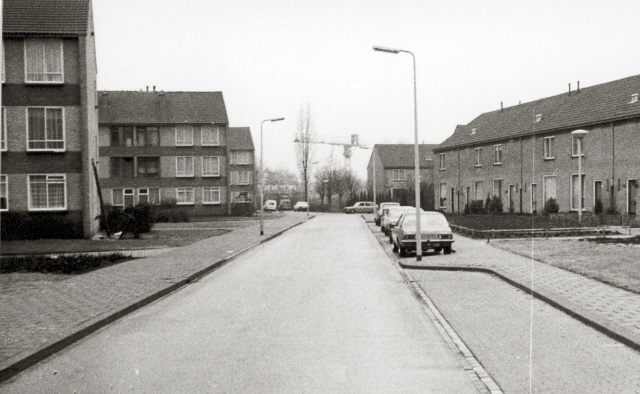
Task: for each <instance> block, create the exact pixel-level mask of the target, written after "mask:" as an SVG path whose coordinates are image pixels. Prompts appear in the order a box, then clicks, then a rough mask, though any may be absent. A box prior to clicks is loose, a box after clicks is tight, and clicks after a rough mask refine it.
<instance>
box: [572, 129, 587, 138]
mask: <svg viewBox="0 0 640 394" xmlns="http://www.w3.org/2000/svg"><path fill="white" fill-rule="evenodd" d="M587 134H589V132H588V131H587V130H575V131H572V132H571V135H572V136H574V137H576V138H578V139H583V138H584V136H585V135H587Z"/></svg>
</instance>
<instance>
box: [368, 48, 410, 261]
mask: <svg viewBox="0 0 640 394" xmlns="http://www.w3.org/2000/svg"><path fill="white" fill-rule="evenodd" d="M373 50H374V51H378V52H386V53H393V54H394V55H397V54H398V53H400V52H404V53H408V54H410V55H411V57H412V58H413V111H414V124H415V144H414V145H415V146H414V156H415V157H414V167H415V175H414V177H415V189H416V261H422V232H421V231H420V230H421V229H420V218H421V215H420V148H419V144H418V93H417V88H416V57H415V55H414V54H413V53H411V52H410V51H405V50H402V49H393V48H385V47H378V46H376V47H373Z"/></svg>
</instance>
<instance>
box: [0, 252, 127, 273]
mask: <svg viewBox="0 0 640 394" xmlns="http://www.w3.org/2000/svg"><path fill="white" fill-rule="evenodd" d="M128 258H129V257H127V256H124V255H123V254H122V253H110V254H108V255H100V256H91V255H87V254H77V255H72V256H59V257H57V258H55V257H48V256H32V257H5V258H3V259H2V260H0V273H11V272H41V273H57V274H73V273H81V272H83V271H88V270H90V269H94V268H99V267H102V266H106V265H111V264H113V263H115V262H117V261H120V260H123V259H128Z"/></svg>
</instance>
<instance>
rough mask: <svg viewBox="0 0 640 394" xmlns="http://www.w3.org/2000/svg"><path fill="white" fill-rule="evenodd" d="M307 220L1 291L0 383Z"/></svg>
mask: <svg viewBox="0 0 640 394" xmlns="http://www.w3.org/2000/svg"><path fill="white" fill-rule="evenodd" d="M312 217H313V216H307V215H301V214H291V215H286V216H284V217H283V218H281V219H279V220H270V221H265V224H264V233H265V235H264V236H262V237H261V236H260V235H259V234H260V231H259V225H252V226H249V227H245V228H240V229H237V230H235V231H233V232H231V233H228V234H223V235H220V236H217V237H212V238H208V239H204V240H202V241H199V242H196V243H193V244H191V245H189V246H186V247H183V248H175V249H173V250H171V251H166V252H165V253H162V254H160V255H157V256H153V257H148V258H143V259H137V260H133V261H129V262H125V263H121V264H116V265H113V266H110V267H106V268H103V269H100V270H96V271H92V272H89V273H86V274H83V275H75V276H69V277H68V279H64V280H52V281H40V282H38V283H37V284H34V285H30V286H25V287H19V286H17V287H13V288H9V289H8V290H7V289H3V290H7V291H2V292H1V293H0V316H2V319H1V320H0V382H1V381H3V380H5V379H7V378H9V377H11V376H13V375H15V374H16V373H17V372H19V371H20V370H23V369H25V368H27V367H28V366H30V365H33V364H34V363H35V362H37V361H39V360H41V359H43V358H44V357H46V356H48V355H50V354H53V353H55V352H56V351H58V350H60V349H62V348H64V347H66V346H68V345H70V344H71V343H73V342H75V341H77V340H79V339H81V338H83V337H84V336H86V335H88V334H90V333H91V332H94V331H96V330H97V329H99V328H101V327H104V326H105V325H107V324H109V323H111V322H113V321H115V320H117V319H118V318H120V317H122V316H124V315H126V314H128V313H131V312H132V311H134V310H136V309H138V308H140V307H142V306H144V305H146V304H148V303H150V302H153V301H155V300H156V299H158V298H160V297H162V296H164V295H166V294H169V293H170V292H172V291H174V290H176V289H178V288H179V287H181V286H183V285H185V284H187V283H189V282H190V281H192V280H194V279H197V278H198V277H199V276H201V275H203V274H205V273H207V272H209V271H210V270H212V269H214V268H216V267H217V266H219V265H221V264H224V263H225V262H226V261H228V260H229V259H230V258H233V257H235V256H237V255H238V254H240V253H242V252H244V251H245V250H247V249H249V248H252V247H254V246H256V245H258V244H259V243H261V242H264V241H265V240H268V239H270V238H271V237H273V236H276V235H277V234H280V233H281V232H283V231H286V230H287V229H289V228H291V227H293V226H296V225H298V224H300V223H302V222H304V221H306V220H308V219H309V218H312ZM25 275H28V274H25ZM57 279H59V278H57Z"/></svg>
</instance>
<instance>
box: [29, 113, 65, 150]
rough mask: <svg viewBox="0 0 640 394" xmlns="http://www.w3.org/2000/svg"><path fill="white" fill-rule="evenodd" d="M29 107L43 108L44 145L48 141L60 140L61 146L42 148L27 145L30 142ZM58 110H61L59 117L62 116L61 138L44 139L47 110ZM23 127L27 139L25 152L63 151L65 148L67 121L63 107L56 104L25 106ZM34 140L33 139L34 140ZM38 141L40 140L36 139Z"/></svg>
mask: <svg viewBox="0 0 640 394" xmlns="http://www.w3.org/2000/svg"><path fill="white" fill-rule="evenodd" d="M30 109H42V110H44V126H45V129H44V134H45V139H44V142H45V145H46V144H47V143H48V142H60V141H62V148H42V149H35V148H30V147H29V143H30V142H31V140H30V139H29V110H30ZM54 109H56V110H58V109H59V110H60V111H61V118H62V140H53V139H52V140H49V139H46V138H47V110H54ZM25 115H26V118H25V120H26V121H25V128H26V136H25V138H26V140H27V152H65V151H66V150H67V122H66V116H65V108H64V107H58V106H33V107H26V108H25ZM34 141H35V140H34ZM37 141H40V140H37Z"/></svg>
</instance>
